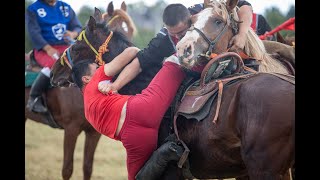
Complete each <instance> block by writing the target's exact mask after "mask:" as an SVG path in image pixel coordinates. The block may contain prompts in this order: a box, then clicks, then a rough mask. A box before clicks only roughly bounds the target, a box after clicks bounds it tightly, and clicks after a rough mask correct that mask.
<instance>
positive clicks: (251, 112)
mask: <svg viewBox="0 0 320 180" xmlns="http://www.w3.org/2000/svg"><path fill="white" fill-rule="evenodd" d="M235 4H236V3H235ZM84 34H85V35H86V37H87V41H83V40H81V41H77V42H76V43H75V44H74V45H72V46H71V47H70V48H69V49H70V51H69V55H67V56H65V57H66V58H62V60H61V61H60V62H56V63H55V64H54V66H53V69H52V74H51V82H52V84H53V85H57V86H68V85H69V84H70V83H71V82H73V80H72V73H71V72H72V71H71V69H72V66H69V65H66V64H67V62H72V64H76V63H77V62H78V61H80V60H84V59H88V60H90V61H92V62H93V61H94V60H95V59H96V57H97V59H103V60H104V61H105V62H110V61H111V60H112V59H113V58H114V57H115V56H116V55H118V54H119V53H120V52H122V51H123V50H124V49H125V48H126V47H128V46H130V44H128V43H127V41H126V40H125V39H123V38H122V36H121V35H119V34H118V33H117V32H113V34H112V32H111V31H110V30H109V29H108V27H107V26H106V24H105V23H103V21H102V18H101V12H100V11H99V10H98V9H96V10H95V13H94V17H90V19H89V22H88V26H87V28H86V29H85V31H84ZM216 35H217V34H214V35H213V36H211V37H215V36H216ZM110 37H111V39H110ZM109 39H110V40H109ZM219 42H220V41H219ZM89 44H90V45H89ZM106 45H107V47H108V51H104V52H103V53H102V54H99V55H98V56H97V55H96V54H95V53H94V51H93V50H90V46H92V47H94V48H95V50H97V49H101V47H106ZM218 46H220V45H218V43H217V47H218ZM217 58H221V57H220V56H217ZM238 59H239V58H238ZM69 64H71V63H69ZM157 68H159V67H157ZM157 68H155V69H150V71H146V72H144V71H142V72H141V74H139V76H138V77H137V78H135V79H134V80H133V81H132V82H131V83H130V84H128V85H127V86H126V87H124V88H123V89H121V91H122V92H120V93H122V94H136V93H139V92H141V90H142V89H143V88H144V87H146V86H147V84H148V83H149V82H150V80H151V79H150V78H152V77H153V76H154V73H151V72H157ZM201 77H204V76H201ZM291 78H292V77H291ZM239 79H240V80H239V81H236V82H234V83H232V84H228V85H224V88H223V91H222V94H223V96H222V100H221V103H220V110H219V111H218V112H219V113H218V116H217V117H218V118H217V120H216V123H213V122H212V120H213V119H214V116H215V114H216V106H217V100H214V101H213V103H212V105H211V106H209V107H210V108H209V110H208V112H209V114H208V115H207V116H206V117H205V118H203V119H201V120H199V121H197V120H196V119H194V118H191V119H188V118H186V117H184V116H183V115H179V116H177V119H176V127H177V131H178V132H179V137H180V140H181V141H183V142H184V143H185V144H186V146H187V147H188V148H189V149H190V153H189V156H188V161H189V164H190V172H191V173H192V175H193V176H195V177H196V178H200V179H212V178H232V177H237V178H240V177H244V176H249V177H250V179H268V178H269V179H281V178H282V176H283V174H285V172H286V171H287V170H288V169H289V168H290V167H291V166H292V164H293V163H294V152H295V151H294V134H295V131H294V122H295V108H294V105H295V91H294V88H295V86H294V84H292V83H290V82H288V81H285V80H283V79H282V78H281V76H280V75H277V74H276V75H274V74H268V73H257V74H252V75H248V77H246V78H239ZM221 80H223V79H221ZM201 82H202V80H201ZM203 82H204V83H201V84H202V85H203V86H202V87H210V86H207V84H209V83H210V84H211V85H212V83H213V82H214V81H210V82H209V83H207V82H205V81H203ZM270 87H272V89H270ZM200 90H201V89H200ZM201 91H203V90H201ZM284 104H285V106H284ZM171 124H172V119H168V118H164V119H163V121H162V123H161V127H160V132H159V139H158V140H159V142H163V140H164V138H165V137H167V136H168V135H169V133H172V130H171V129H172V127H171ZM168 132H169V133H168ZM167 172H170V173H165V174H164V176H165V177H161V178H160V179H171V180H172V179H183V177H182V176H181V172H180V169H179V168H178V167H177V165H176V162H175V163H173V164H170V165H169V167H168V169H167Z"/></svg>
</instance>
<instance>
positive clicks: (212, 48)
mask: <svg viewBox="0 0 320 180" xmlns="http://www.w3.org/2000/svg"><path fill="white" fill-rule="evenodd" d="M227 24H228V23H226V24H225V25H224V27H223V29H222V31H220V33H219V34H218V36H217V37H216V38H214V40H212V41H211V40H210V39H209V38H208V37H207V36H206V35H205V34H204V33H203V32H202V31H201V30H200V29H198V28H196V27H194V25H192V26H191V27H190V28H189V29H188V31H193V30H196V31H197V32H198V33H199V34H200V36H201V37H202V38H203V39H204V40H205V41H206V42H207V43H208V44H209V47H208V50H207V52H206V53H205V55H201V56H204V57H207V58H209V57H210V55H211V53H212V51H213V50H214V48H215V45H216V43H217V42H218V41H219V40H220V38H221V37H222V35H223V34H224V33H225V32H226V29H227V27H228V26H227Z"/></svg>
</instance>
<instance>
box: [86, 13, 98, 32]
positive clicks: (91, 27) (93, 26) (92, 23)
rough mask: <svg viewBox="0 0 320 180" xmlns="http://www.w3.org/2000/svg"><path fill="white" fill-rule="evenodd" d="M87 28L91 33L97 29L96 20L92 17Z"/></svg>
mask: <svg viewBox="0 0 320 180" xmlns="http://www.w3.org/2000/svg"><path fill="white" fill-rule="evenodd" d="M87 27H88V28H89V31H91V32H93V31H94V30H95V29H96V20H95V19H94V18H93V17H92V16H90V18H89V22H88V25H87Z"/></svg>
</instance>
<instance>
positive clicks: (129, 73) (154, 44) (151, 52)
mask: <svg viewBox="0 0 320 180" xmlns="http://www.w3.org/2000/svg"><path fill="white" fill-rule="evenodd" d="M162 30H163V29H162ZM162 30H160V32H159V33H158V34H157V35H156V37H154V38H153V39H152V40H151V41H150V42H149V44H148V47H146V48H144V49H143V50H141V51H139V52H138V53H137V57H136V58H135V59H134V60H133V61H132V62H131V63H130V64H128V65H127V66H126V67H125V68H124V69H123V70H122V71H121V73H120V74H119V76H118V77H117V79H116V80H115V81H114V82H113V83H112V85H110V86H112V89H113V90H120V89H121V88H122V87H123V86H125V85H126V84H128V83H129V82H130V81H132V80H133V79H134V78H135V77H136V76H137V75H138V74H139V73H140V72H141V71H143V70H144V69H145V70H148V68H150V67H152V66H159V67H161V66H162V62H163V59H164V58H165V57H168V56H170V55H172V54H173V53H174V52H175V49H174V47H173V45H172V43H171V41H170V39H169V38H168V35H166V34H165V32H162Z"/></svg>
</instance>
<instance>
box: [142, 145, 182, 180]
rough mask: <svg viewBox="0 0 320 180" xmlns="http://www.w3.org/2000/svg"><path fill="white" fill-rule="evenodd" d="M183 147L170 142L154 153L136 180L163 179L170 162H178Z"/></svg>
mask: <svg viewBox="0 0 320 180" xmlns="http://www.w3.org/2000/svg"><path fill="white" fill-rule="evenodd" d="M182 153H183V147H182V146H179V145H178V144H177V143H176V142H172V141H168V142H166V143H164V144H163V145H161V146H160V147H159V148H158V149H157V150H156V151H154V152H153V154H152V155H151V157H150V158H149V160H148V161H147V162H146V163H145V164H144V166H143V167H142V168H141V169H140V171H139V172H138V174H137V175H136V180H156V179H159V178H160V177H161V175H162V174H163V172H164V170H165V169H166V167H167V165H168V163H169V162H170V161H176V162H178V161H179V159H180V157H181V155H182Z"/></svg>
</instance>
